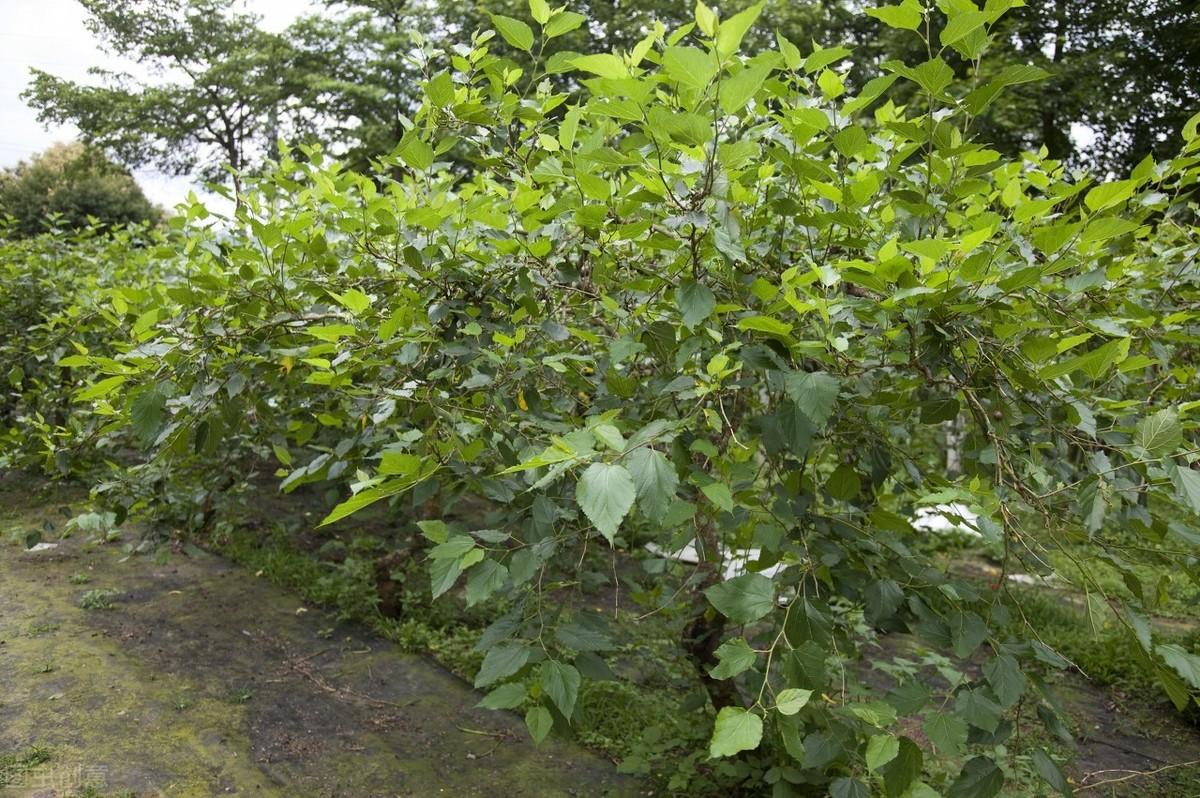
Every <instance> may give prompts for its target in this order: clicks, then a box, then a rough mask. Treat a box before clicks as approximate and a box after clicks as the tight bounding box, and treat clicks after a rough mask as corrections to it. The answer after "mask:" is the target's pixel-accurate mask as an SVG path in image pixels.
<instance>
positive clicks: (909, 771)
mask: <svg viewBox="0 0 1200 798" xmlns="http://www.w3.org/2000/svg"><path fill="white" fill-rule="evenodd" d="M924 760H925V755H924V754H923V753H922V752H921V747H920V746H919V745H917V744H916V743H914V742H913V741H912V740H910V739H908V738H907V737H901V738H900V750H899V752H898V753H897V755H896V758H895V759H893V760H892V761H891V762H889V763H887V764H886V765H884V766H883V768H882V769H881V770H880V772H881V773H882V774H883V786H884V789H885V791H886V792H887V794H888V796H889V798H900V796H903V795H904V794H905V793H906V792H907V791H908V789H909V787H910V786H912V784H913V782H915V781H917V780H918V779H919V778H921V769H922V767H923V766H924ZM915 796H916V793H915V792H914V793H913V794H912V796H910V798H915Z"/></svg>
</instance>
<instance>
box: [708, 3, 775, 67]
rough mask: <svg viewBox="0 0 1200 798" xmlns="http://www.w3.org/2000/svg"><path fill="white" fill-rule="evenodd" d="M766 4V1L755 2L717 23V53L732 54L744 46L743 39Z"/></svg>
mask: <svg viewBox="0 0 1200 798" xmlns="http://www.w3.org/2000/svg"><path fill="white" fill-rule="evenodd" d="M764 5H766V3H765V2H758V3H755V4H754V5H752V6H750V7H749V8H747V9H745V10H743V11H739V12H738V13H736V14H734V15H733V16H732V17H730V18H729V19H726V20H722V21H721V22H720V24H718V25H717V53H719V54H720V55H722V56H730V55H733V54H734V53H736V52H737V51H738V48H739V47H741V46H742V39H744V38H745V37H746V32H747V31H748V30H750V28H751V26H752V25H754V23H755V21H756V20H757V19H758V15H759V14H761V13H762V10H763V6H764Z"/></svg>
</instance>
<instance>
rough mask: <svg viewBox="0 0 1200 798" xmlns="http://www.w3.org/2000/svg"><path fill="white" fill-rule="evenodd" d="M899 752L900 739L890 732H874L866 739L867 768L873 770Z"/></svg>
mask: <svg viewBox="0 0 1200 798" xmlns="http://www.w3.org/2000/svg"><path fill="white" fill-rule="evenodd" d="M899 753H900V740H898V739H897V738H895V737H893V736H892V735H890V734H876V735H875V736H873V737H872V738H871V739H870V740H867V753H866V761H867V770H869V771H871V772H874V771H876V770H879V768H881V767H883V766H884V765H886V764H887V763H888V762H891V761H892V760H893V759H895V758H896V756H897V755H898V754H899Z"/></svg>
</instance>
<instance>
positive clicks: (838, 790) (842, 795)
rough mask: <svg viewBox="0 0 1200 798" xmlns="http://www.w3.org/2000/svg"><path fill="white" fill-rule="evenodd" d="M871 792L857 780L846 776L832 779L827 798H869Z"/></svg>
mask: <svg viewBox="0 0 1200 798" xmlns="http://www.w3.org/2000/svg"><path fill="white" fill-rule="evenodd" d="M870 796H871V791H870V790H868V789H867V785H865V784H863V783H862V782H861V781H859V780H858V779H851V778H848V777H846V776H842V777H840V778H836V779H834V780H833V781H832V782H831V783H830V785H829V798H870Z"/></svg>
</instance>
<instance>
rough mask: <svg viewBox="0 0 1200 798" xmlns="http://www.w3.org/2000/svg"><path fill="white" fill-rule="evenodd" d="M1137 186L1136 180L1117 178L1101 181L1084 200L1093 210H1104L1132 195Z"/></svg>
mask: <svg viewBox="0 0 1200 798" xmlns="http://www.w3.org/2000/svg"><path fill="white" fill-rule="evenodd" d="M1136 188H1137V181H1136V180H1116V181H1114V182H1112V183H1101V184H1100V185H1098V186H1096V187H1095V188H1093V189H1092V190H1091V191H1089V192H1088V193H1087V196H1086V197H1084V198H1083V202H1084V204H1085V205H1087V206H1088V208H1090V209H1091V210H1093V211H1097V212H1098V211H1102V210H1104V209H1106V208H1111V207H1112V206H1114V205H1117V204H1119V203H1122V202H1124V201H1125V200H1127V199H1129V198H1130V197H1132V196H1133V192H1134V189H1136Z"/></svg>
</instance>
